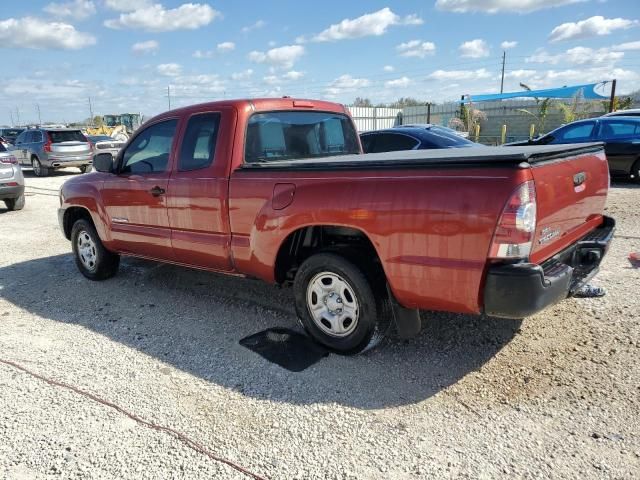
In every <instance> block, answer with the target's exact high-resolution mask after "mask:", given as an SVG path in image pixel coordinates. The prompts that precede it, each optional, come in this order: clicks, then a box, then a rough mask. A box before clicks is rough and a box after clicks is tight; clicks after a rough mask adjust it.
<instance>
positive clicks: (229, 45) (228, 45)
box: [216, 42, 236, 53]
mask: <svg viewBox="0 0 640 480" xmlns="http://www.w3.org/2000/svg"><path fill="white" fill-rule="evenodd" d="M216 48H217V49H218V51H219V52H221V53H226V52H232V51H233V50H235V49H236V44H235V43H233V42H222V43H219V44H218V45H217V47H216Z"/></svg>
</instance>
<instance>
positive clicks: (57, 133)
mask: <svg viewBox="0 0 640 480" xmlns="http://www.w3.org/2000/svg"><path fill="white" fill-rule="evenodd" d="M47 133H48V134H49V138H50V139H51V143H63V142H86V141H87V137H85V136H84V135H83V134H82V132H81V131H80V130H49V131H48V132H47Z"/></svg>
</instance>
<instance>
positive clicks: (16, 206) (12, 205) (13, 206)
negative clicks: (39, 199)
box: [4, 194, 24, 211]
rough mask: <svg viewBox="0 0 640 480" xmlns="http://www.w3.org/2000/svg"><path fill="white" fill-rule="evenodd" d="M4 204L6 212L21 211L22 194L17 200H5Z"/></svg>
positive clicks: (22, 203)
mask: <svg viewBox="0 0 640 480" xmlns="http://www.w3.org/2000/svg"><path fill="white" fill-rule="evenodd" d="M4 203H5V205H6V206H7V209H8V210H11V211H13V210H22V209H23V208H24V194H23V195H20V196H19V197H18V198H7V199H5V201H4Z"/></svg>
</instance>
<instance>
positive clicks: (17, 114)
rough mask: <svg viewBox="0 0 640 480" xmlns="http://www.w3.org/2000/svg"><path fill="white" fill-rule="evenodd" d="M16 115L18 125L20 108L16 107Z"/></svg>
mask: <svg viewBox="0 0 640 480" xmlns="http://www.w3.org/2000/svg"><path fill="white" fill-rule="evenodd" d="M16 117H17V119H18V126H20V109H19V108H18V107H16Z"/></svg>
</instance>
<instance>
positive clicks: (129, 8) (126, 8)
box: [104, 0, 153, 12]
mask: <svg viewBox="0 0 640 480" xmlns="http://www.w3.org/2000/svg"><path fill="white" fill-rule="evenodd" d="M104 4H105V5H106V7H107V8H110V9H111V10H116V11H118V12H133V11H134V10H140V9H141V8H145V7H148V6H150V5H152V4H153V2H152V0H104Z"/></svg>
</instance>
